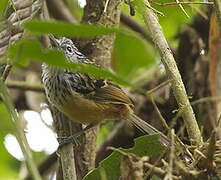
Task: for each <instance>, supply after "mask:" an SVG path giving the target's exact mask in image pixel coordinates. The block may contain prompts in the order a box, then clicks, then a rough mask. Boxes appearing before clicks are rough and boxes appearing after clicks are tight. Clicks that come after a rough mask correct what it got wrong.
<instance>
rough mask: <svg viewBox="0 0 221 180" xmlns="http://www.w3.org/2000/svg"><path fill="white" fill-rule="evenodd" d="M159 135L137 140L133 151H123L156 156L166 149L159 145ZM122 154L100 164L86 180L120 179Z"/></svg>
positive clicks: (113, 154) (112, 156)
mask: <svg viewBox="0 0 221 180" xmlns="http://www.w3.org/2000/svg"><path fill="white" fill-rule="evenodd" d="M158 138H159V135H151V136H142V137H139V138H137V139H136V140H135V146H134V147H133V148H131V149H121V148H120V149H121V150H122V151H124V152H129V153H134V154H136V155H138V156H155V155H157V154H159V153H160V152H162V151H163V150H164V149H165V148H164V147H163V146H162V145H161V144H160V143H159V140H158ZM120 164H121V154H119V153H118V152H113V153H112V154H111V155H110V156H108V157H107V158H106V159H104V160H103V161H101V162H100V165H99V167H98V168H95V169H94V170H92V171H91V172H89V173H88V174H87V175H86V176H85V177H84V180H102V179H103V178H102V177H106V178H107V180H115V179H116V180H117V179H119V177H120V173H121V172H120Z"/></svg>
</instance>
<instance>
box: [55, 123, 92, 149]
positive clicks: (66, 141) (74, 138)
mask: <svg viewBox="0 0 221 180" xmlns="http://www.w3.org/2000/svg"><path fill="white" fill-rule="evenodd" d="M95 126H96V125H94V124H89V125H88V126H86V127H85V128H84V129H82V130H81V131H78V132H77V133H75V134H73V135H71V136H68V137H59V138H58V143H59V147H58V148H61V147H62V146H64V145H66V144H69V143H72V142H74V144H75V145H76V146H79V145H80V143H79V142H78V140H77V138H78V137H79V136H81V135H82V134H84V133H85V132H86V131H88V130H89V129H92V128H93V127H95Z"/></svg>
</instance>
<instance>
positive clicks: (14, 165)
mask: <svg viewBox="0 0 221 180" xmlns="http://www.w3.org/2000/svg"><path fill="white" fill-rule="evenodd" d="M4 137H5V134H4V133H2V132H0V154H1V158H0V179H1V180H3V179H5V180H6V179H14V180H16V179H19V168H20V163H19V161H17V160H16V159H15V158H14V157H12V156H11V155H10V154H9V153H8V151H7V150H6V148H5V146H4V144H3V142H4Z"/></svg>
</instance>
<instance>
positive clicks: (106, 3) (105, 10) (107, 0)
mask: <svg viewBox="0 0 221 180" xmlns="http://www.w3.org/2000/svg"><path fill="white" fill-rule="evenodd" d="M109 1H110V0H106V2H105V6H104V13H106V12H107V6H108V3H109Z"/></svg>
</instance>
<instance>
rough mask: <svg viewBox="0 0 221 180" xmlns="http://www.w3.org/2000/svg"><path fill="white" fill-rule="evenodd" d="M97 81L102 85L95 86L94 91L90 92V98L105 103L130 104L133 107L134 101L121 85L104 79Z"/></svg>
mask: <svg viewBox="0 0 221 180" xmlns="http://www.w3.org/2000/svg"><path fill="white" fill-rule="evenodd" d="M96 83H99V85H102V86H95V90H94V93H91V94H89V95H88V96H87V98H88V99H92V100H95V101H98V102H103V103H113V104H128V105H130V106H132V107H133V101H132V100H131V98H130V97H129V96H128V95H127V94H126V93H125V92H124V91H123V90H122V89H121V88H120V87H119V86H117V85H114V84H112V83H111V82H109V81H105V80H102V79H99V80H96ZM96 83H94V84H96Z"/></svg>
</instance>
